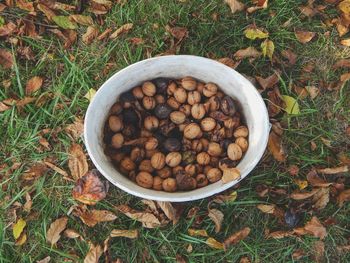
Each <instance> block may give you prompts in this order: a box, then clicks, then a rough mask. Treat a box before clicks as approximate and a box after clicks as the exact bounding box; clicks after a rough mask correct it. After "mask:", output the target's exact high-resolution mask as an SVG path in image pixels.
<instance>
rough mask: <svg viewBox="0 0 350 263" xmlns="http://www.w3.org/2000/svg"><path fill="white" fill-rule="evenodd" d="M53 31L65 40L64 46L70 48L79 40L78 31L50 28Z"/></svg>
mask: <svg viewBox="0 0 350 263" xmlns="http://www.w3.org/2000/svg"><path fill="white" fill-rule="evenodd" d="M49 31H51V32H52V33H54V34H55V35H57V36H58V37H59V38H60V39H61V40H63V41H64V48H69V47H70V46H71V45H72V44H73V43H74V42H75V41H76V40H77V32H76V31H74V30H71V29H66V30H62V31H60V30H58V29H50V30H49Z"/></svg>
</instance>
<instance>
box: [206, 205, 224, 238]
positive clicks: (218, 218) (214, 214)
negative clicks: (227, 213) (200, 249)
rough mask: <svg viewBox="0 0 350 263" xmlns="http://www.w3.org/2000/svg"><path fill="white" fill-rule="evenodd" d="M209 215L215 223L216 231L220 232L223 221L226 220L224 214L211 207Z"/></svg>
mask: <svg viewBox="0 0 350 263" xmlns="http://www.w3.org/2000/svg"><path fill="white" fill-rule="evenodd" d="M208 216H209V218H210V219H211V220H212V221H213V222H214V224H215V233H219V232H220V230H221V225H222V221H223V220H224V214H223V213H222V212H221V211H220V210H218V209H209V213H208Z"/></svg>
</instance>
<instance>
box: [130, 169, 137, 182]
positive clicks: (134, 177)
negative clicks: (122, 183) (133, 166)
mask: <svg viewBox="0 0 350 263" xmlns="http://www.w3.org/2000/svg"><path fill="white" fill-rule="evenodd" d="M128 177H129V179H130V180H131V181H134V182H136V171H135V170H134V171H130V172H129V174H128Z"/></svg>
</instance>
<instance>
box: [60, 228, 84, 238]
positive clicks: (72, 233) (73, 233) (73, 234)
mask: <svg viewBox="0 0 350 263" xmlns="http://www.w3.org/2000/svg"><path fill="white" fill-rule="evenodd" d="M63 235H64V236H65V237H68V238H70V239H74V238H78V237H81V236H80V234H79V233H78V232H77V231H76V230H74V229H71V228H67V229H66V230H64V232H63Z"/></svg>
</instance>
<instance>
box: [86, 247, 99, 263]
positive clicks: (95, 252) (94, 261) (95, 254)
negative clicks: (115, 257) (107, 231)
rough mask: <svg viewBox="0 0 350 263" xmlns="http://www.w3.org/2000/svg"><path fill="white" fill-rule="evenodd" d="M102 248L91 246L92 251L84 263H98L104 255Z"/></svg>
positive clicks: (90, 250)
mask: <svg viewBox="0 0 350 263" xmlns="http://www.w3.org/2000/svg"><path fill="white" fill-rule="evenodd" d="M102 252H103V250H102V247H101V246H100V245H96V246H95V245H94V244H92V243H91V244H90V249H89V251H88V253H87V254H86V256H85V258H84V263H98V260H99V258H100V257H101V255H102Z"/></svg>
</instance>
